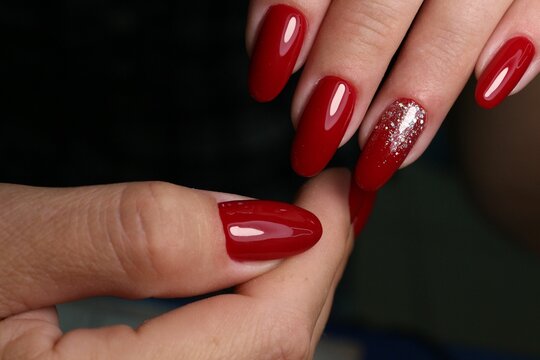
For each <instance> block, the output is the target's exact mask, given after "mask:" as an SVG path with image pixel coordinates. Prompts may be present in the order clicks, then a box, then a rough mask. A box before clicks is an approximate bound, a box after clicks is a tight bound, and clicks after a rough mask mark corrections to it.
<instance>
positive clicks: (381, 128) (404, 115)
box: [355, 99, 427, 191]
mask: <svg viewBox="0 0 540 360" xmlns="http://www.w3.org/2000/svg"><path fill="white" fill-rule="evenodd" d="M426 120H427V116H426V111H425V110H424V109H423V108H422V107H421V106H420V105H418V104H417V103H416V102H415V101H414V100H410V99H399V100H396V101H395V102H394V103H393V104H392V105H390V106H389V107H388V108H386V110H385V111H384V113H383V114H382V116H381V118H380V119H379V122H378V123H377V125H376V126H375V128H374V129H373V132H372V133H371V135H370V137H369V139H368V141H367V143H366V145H365V146H364V148H363V150H362V153H361V154H360V159H358V164H357V165H356V171H355V178H356V182H357V183H358V185H359V186H360V187H361V188H362V189H363V190H365V191H375V190H378V189H380V188H381V187H382V186H383V185H384V184H385V183H386V182H387V181H388V180H389V179H390V178H391V177H392V175H393V174H394V173H395V172H396V171H397V170H398V169H399V167H400V166H401V164H403V161H405V158H406V157H407V155H408V154H409V152H410V151H411V149H412V147H413V146H414V144H415V143H416V140H417V139H418V137H419V136H420V134H421V133H422V131H423V130H424V127H425V125H426Z"/></svg>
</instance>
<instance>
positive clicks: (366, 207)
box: [349, 178, 377, 237]
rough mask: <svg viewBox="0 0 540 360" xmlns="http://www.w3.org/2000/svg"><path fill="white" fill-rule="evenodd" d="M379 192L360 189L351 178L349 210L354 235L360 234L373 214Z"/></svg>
mask: <svg viewBox="0 0 540 360" xmlns="http://www.w3.org/2000/svg"><path fill="white" fill-rule="evenodd" d="M376 198H377V192H375V191H365V190H362V189H360V187H359V186H358V185H357V184H356V181H355V180H354V178H353V179H351V189H350V190H349V210H350V215H351V224H352V225H353V229H354V236H355V237H357V236H358V235H360V232H361V231H362V229H363V228H364V226H365V225H366V223H367V220H368V218H369V215H371V211H372V210H373V206H374V205H375V199H376Z"/></svg>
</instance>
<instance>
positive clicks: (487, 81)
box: [475, 36, 535, 109]
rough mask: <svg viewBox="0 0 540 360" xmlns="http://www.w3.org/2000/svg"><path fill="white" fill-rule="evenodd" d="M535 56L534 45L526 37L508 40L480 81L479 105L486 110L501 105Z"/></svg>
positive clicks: (478, 90)
mask: <svg viewBox="0 0 540 360" xmlns="http://www.w3.org/2000/svg"><path fill="white" fill-rule="evenodd" d="M534 54H535V48H534V45H533V43H532V42H531V41H530V40H529V39H527V38H526V37H523V36H518V37H515V38H512V39H510V40H508V41H507V42H506V43H505V44H504V45H503V46H502V47H501V48H500V49H499V51H498V52H497V54H496V55H495V56H494V57H493V59H492V60H491V62H490V63H489V64H488V65H487V66H486V68H485V70H484V72H483V73H482V75H481V76H480V78H479V79H478V84H477V85H476V92H475V97H476V102H477V103H478V105H480V106H482V107H483V108H486V109H491V108H493V107H495V106H497V105H499V104H500V103H501V102H502V101H503V100H504V99H505V98H506V97H507V96H508V94H510V93H511V92H512V90H513V89H514V88H515V87H516V85H517V84H518V83H519V81H520V80H521V78H522V77H523V75H524V74H525V72H526V71H527V68H528V67H529V65H530V64H531V61H532V59H533V58H534Z"/></svg>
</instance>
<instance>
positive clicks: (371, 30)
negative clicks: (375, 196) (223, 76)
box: [246, 0, 540, 167]
mask: <svg viewBox="0 0 540 360" xmlns="http://www.w3.org/2000/svg"><path fill="white" fill-rule="evenodd" d="M250 4H251V6H250V11H249V16H248V25H247V30H246V35H247V48H248V52H251V49H252V47H253V44H254V42H255V38H256V35H257V28H258V26H259V24H260V22H261V20H262V19H263V17H264V14H265V13H266V10H267V9H268V8H269V7H270V6H272V5H275V4H286V5H289V6H292V7H294V8H296V9H298V10H300V11H301V12H302V13H303V14H304V15H305V16H306V18H307V22H308V24H309V25H308V29H307V33H306V37H305V41H304V45H303V48H302V52H301V53H300V56H299V58H298V61H297V63H296V68H295V69H296V70H299V69H300V68H301V67H302V66H304V65H305V67H304V69H303V72H302V75H301V78H300V81H299V84H298V87H297V89H296V92H295V95H294V99H293V106H292V110H291V111H292V121H293V124H294V125H295V126H296V124H297V123H298V121H299V118H300V115H301V113H302V110H303V109H304V106H305V104H306V102H307V100H308V98H309V96H310V94H311V92H312V91H313V89H314V87H315V84H316V83H317V81H319V80H320V79H321V78H323V77H325V76H328V75H333V76H337V77H340V78H343V79H346V80H347V81H348V82H350V83H351V84H352V85H353V86H354V87H355V88H356V89H357V92H358V96H357V100H356V107H355V110H354V113H353V115H352V119H351V122H350V124H349V127H348V130H347V131H346V133H345V135H344V137H343V139H342V142H341V144H342V145H343V144H344V143H346V142H347V141H348V140H349V139H351V137H352V136H353V135H354V133H355V132H356V131H357V130H358V129H359V137H358V141H359V143H360V146H362V145H364V144H365V143H366V141H367V139H368V137H369V135H370V133H371V131H372V130H373V128H374V126H375V124H376V122H377V120H378V118H379V116H380V114H381V113H382V112H383V111H384V109H385V108H386V107H387V106H388V105H389V104H390V103H392V102H393V101H394V100H395V99H397V98H412V99H415V100H416V101H417V102H419V103H420V104H422V105H423V106H424V107H425V108H426V110H427V113H428V118H429V122H428V123H427V126H426V128H425V130H424V132H423V133H422V135H421V136H420V137H419V139H418V141H417V142H416V144H415V146H414V147H413V148H412V150H411V152H410V153H409V154H408V156H407V158H406V159H405V161H404V163H403V164H402V167H404V166H407V165H409V164H411V163H412V162H414V161H415V160H416V159H418V157H419V156H420V155H421V154H422V153H423V152H424V151H425V150H426V148H427V147H428V145H429V143H430V142H431V140H432V139H433V137H434V136H435V134H436V132H437V130H438V129H439V127H440V125H441V123H442V122H443V120H444V118H445V116H446V114H447V113H448V111H449V110H450V108H451V107H452V105H453V103H454V102H455V100H456V98H457V97H458V95H459V94H460V92H461V91H462V89H463V87H464V85H465V83H466V82H467V80H468V79H469V77H470V75H471V74H472V73H473V72H474V74H475V75H476V76H477V77H479V76H480V75H481V74H482V71H483V70H484V68H485V67H486V65H487V64H488V62H489V60H490V59H491V58H492V57H493V55H494V54H495V53H496V51H497V50H498V49H499V48H500V47H501V45H502V44H503V43H504V42H505V41H506V40H508V39H510V38H512V37H514V36H517V35H520V36H521V35H523V36H526V37H528V38H529V39H530V40H531V41H532V42H533V43H534V44H535V46H536V48H537V49H539V48H540V25H539V24H540V2H539V1H537V0H455V1H454V0H452V1H447V0H425V1H424V0H410V1H402V0H369V1H358V0H316V1H312V0H252V1H251V3H250ZM407 32H408V34H407ZM406 35H407V36H406ZM400 45H401V49H400V51H399V53H398V54H397V58H396V62H395V64H394V65H393V67H392V68H389V64H390V61H391V59H392V58H393V57H394V56H395V55H396V51H398V48H399V47H400ZM387 71H389V73H388V76H387V78H386V79H385V81H384V82H383V81H382V80H383V75H384V74H385V72H387ZM539 71H540V56H539V55H538V54H537V55H536V56H535V58H534V59H533V61H532V63H531V65H530V67H529V69H528V70H527V72H526V73H525V74H524V76H523V78H522V79H521V81H520V82H519V83H518V84H517V86H516V87H515V88H514V91H513V93H517V92H518V91H520V90H521V89H523V88H524V87H525V86H526V85H527V84H528V83H529V82H530V81H531V80H532V79H533V78H535V76H536V75H537V74H538V72H539ZM379 87H380V88H379ZM378 88H379V90H378V91H377V89H378ZM470 96H474V95H473V94H470Z"/></svg>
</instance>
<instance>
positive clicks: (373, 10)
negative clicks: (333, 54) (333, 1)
mask: <svg viewBox="0 0 540 360" xmlns="http://www.w3.org/2000/svg"><path fill="white" fill-rule="evenodd" d="M344 7H345V9H344V11H343V12H341V14H340V16H341V18H340V21H341V23H342V24H343V26H344V27H345V33H346V34H351V35H352V38H351V39H347V41H349V40H351V41H350V42H349V43H350V44H354V46H355V47H356V49H355V53H357V54H360V55H363V56H365V54H369V55H375V56H376V55H382V54H384V53H386V52H387V51H388V46H387V44H388V40H387V39H388V37H389V36H391V35H392V34H394V33H395V32H396V24H399V23H400V20H399V18H398V12H397V9H395V8H394V6H393V5H389V4H387V2H385V1H379V0H377V1H350V2H348V3H347V4H345V5H344Z"/></svg>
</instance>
